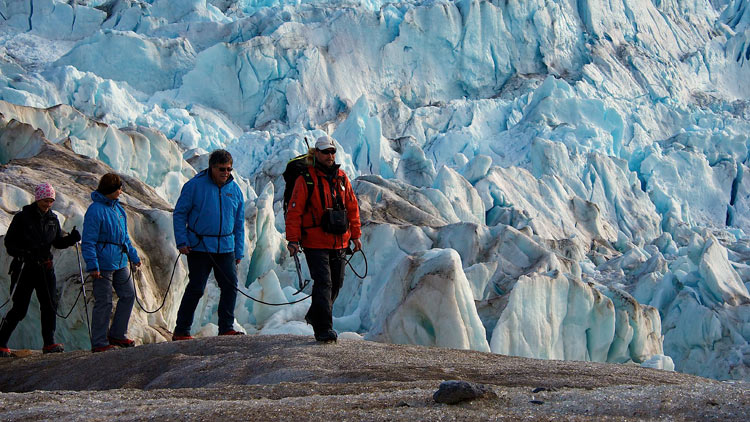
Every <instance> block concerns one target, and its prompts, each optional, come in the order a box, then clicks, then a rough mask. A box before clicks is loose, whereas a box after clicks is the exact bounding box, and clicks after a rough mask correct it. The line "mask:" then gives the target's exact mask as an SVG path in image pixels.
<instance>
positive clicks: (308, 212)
mask: <svg viewBox="0 0 750 422" xmlns="http://www.w3.org/2000/svg"><path fill="white" fill-rule="evenodd" d="M308 170H309V171H310V175H311V176H312V180H313V192H312V195H310V200H309V201H308V199H307V198H308V194H307V183H305V178H304V177H303V176H299V177H298V178H297V180H296V181H295V183H294V190H293V191H292V198H291V200H290V201H289V207H288V208H287V212H286V221H285V222H286V240H287V241H289V242H300V244H301V245H302V247H303V248H310V249H343V248H346V247H347V246H348V245H349V239H359V238H360V236H361V235H362V231H361V224H360V221H359V204H358V203H357V197H356V196H355V195H354V191H353V190H352V185H351V183H350V182H349V178H347V177H346V174H344V172H343V171H342V170H341V169H336V176H335V177H334V178H333V180H334V182H335V190H334V192H335V195H336V196H340V197H341V198H342V200H343V203H344V208H346V216H347V218H348V220H349V230H347V232H346V233H344V234H343V235H336V234H331V233H326V232H324V231H323V229H322V228H321V227H320V222H321V220H322V217H323V212H324V210H325V209H326V208H333V204H335V202H334V201H335V198H332V197H331V196H332V195H331V190H332V189H331V186H330V183H329V181H328V178H327V176H326V174H325V173H323V172H322V171H321V170H319V169H317V168H315V167H312V166H311V167H309V168H308ZM321 183H322V184H323V195H324V197H325V206H323V204H321V198H320V191H319V189H320V184H321Z"/></svg>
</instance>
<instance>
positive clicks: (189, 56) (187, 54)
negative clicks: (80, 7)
mask: <svg viewBox="0 0 750 422" xmlns="http://www.w3.org/2000/svg"><path fill="white" fill-rule="evenodd" d="M124 51H128V52H131V54H127V55H125V54H122V53H123V52H124ZM55 65H56V66H73V67H75V68H76V69H78V70H80V71H91V72H96V74H97V75H99V76H100V77H102V78H105V79H112V80H115V81H124V82H127V83H128V84H129V85H130V86H131V87H133V88H135V89H138V90H139V91H142V92H144V93H147V94H153V93H154V92H156V91H164V90H168V89H175V88H178V87H179V86H180V85H182V78H183V76H184V75H185V74H186V73H187V72H188V71H189V70H191V69H192V68H193V66H194V65H195V51H193V47H192V46H191V45H190V42H188V41H186V40H184V39H166V40H165V39H158V38H149V37H145V36H143V35H138V34H134V33H132V32H123V31H115V30H105V31H100V32H97V33H96V34H94V35H92V36H91V37H89V38H86V39H85V40H82V41H79V42H78V43H77V44H76V46H75V47H73V49H72V50H70V51H69V52H68V53H67V54H65V55H64V56H62V57H60V59H58V60H57V62H56V63H55Z"/></svg>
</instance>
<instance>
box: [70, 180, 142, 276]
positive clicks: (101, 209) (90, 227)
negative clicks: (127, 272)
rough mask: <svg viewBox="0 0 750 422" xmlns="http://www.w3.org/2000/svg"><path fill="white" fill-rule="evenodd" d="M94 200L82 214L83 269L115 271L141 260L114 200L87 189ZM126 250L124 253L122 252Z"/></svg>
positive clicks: (117, 202)
mask: <svg viewBox="0 0 750 422" xmlns="http://www.w3.org/2000/svg"><path fill="white" fill-rule="evenodd" d="M91 200H92V201H94V202H93V203H92V204H91V205H89V208H88V209H87V210H86V215H85V216H84V217H83V235H82V236H81V254H82V255H83V259H84V261H86V271H88V272H91V271H115V270H119V269H120V268H125V266H127V265H128V258H130V261H131V262H132V263H133V264H137V263H139V262H141V260H140V258H138V252H136V250H135V248H133V245H132V244H131V243H130V237H129V236H128V220H127V216H126V214H125V210H124V209H123V208H122V205H120V201H119V200H117V199H109V198H107V197H106V196H104V195H102V194H101V193H99V192H97V191H93V192H91ZM126 252H127V253H126Z"/></svg>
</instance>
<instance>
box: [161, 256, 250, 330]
mask: <svg viewBox="0 0 750 422" xmlns="http://www.w3.org/2000/svg"><path fill="white" fill-rule="evenodd" d="M234 261H235V260H234V253H232V252H230V253H208V252H196V251H191V252H190V253H189V254H187V262H188V272H189V273H188V285H187V287H185V293H184V294H183V295H182V302H180V308H179V309H178V310H177V323H176V325H175V328H174V333H175V334H180V335H185V334H190V326H192V325H193V317H194V316H195V308H196V307H197V306H198V302H199V301H200V299H201V297H203V292H204V291H205V290H206V282H207V281H208V276H209V274H211V270H213V271H214V278H216V283H217V284H218V285H219V289H220V290H221V295H220V296H219V310H218V314H219V315H218V316H219V333H224V332H227V331H229V330H231V329H232V327H233V326H234V305H235V302H236V300H237V290H236V289H237V268H236V267H235V265H234Z"/></svg>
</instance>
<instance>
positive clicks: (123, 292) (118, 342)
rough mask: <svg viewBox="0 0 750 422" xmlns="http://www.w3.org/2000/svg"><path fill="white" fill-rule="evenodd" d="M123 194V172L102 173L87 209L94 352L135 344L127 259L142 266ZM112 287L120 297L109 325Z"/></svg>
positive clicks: (132, 293) (86, 243) (85, 245)
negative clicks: (130, 335)
mask: <svg viewBox="0 0 750 422" xmlns="http://www.w3.org/2000/svg"><path fill="white" fill-rule="evenodd" d="M120 194H122V180H121V179H120V176H118V175H117V174H115V173H107V174H105V175H104V176H102V178H101V179H100V180H99V187H97V188H96V190H95V191H94V192H91V200H92V201H94V202H93V203H92V204H91V205H90V206H89V208H88V210H86V216H85V217H84V220H83V239H82V241H81V253H82V254H83V259H84V260H85V261H86V271H88V272H89V274H90V275H91V277H93V278H94V310H93V311H92V315H91V351H92V352H104V351H107V350H110V349H113V348H114V347H116V346H119V347H132V346H134V345H135V342H134V341H133V340H130V339H129V338H128V337H127V331H128V321H129V320H130V313H131V311H132V310H133V302H134V301H135V287H134V285H133V278H132V277H131V274H130V272H129V270H128V260H130V262H132V263H133V264H134V265H135V266H136V267H140V266H141V260H140V259H139V258H138V252H136V250H135V248H133V245H132V244H131V243H130V237H128V222H127V216H126V215H125V210H124V209H123V208H122V205H120V202H119V201H118V199H117V198H118V197H119V196H120ZM112 288H114V290H115V292H116V293H117V297H118V300H117V308H116V309H115V315H114V317H113V318H112V325H111V326H110V324H109V317H110V314H111V313H112ZM108 327H109V329H108Z"/></svg>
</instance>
